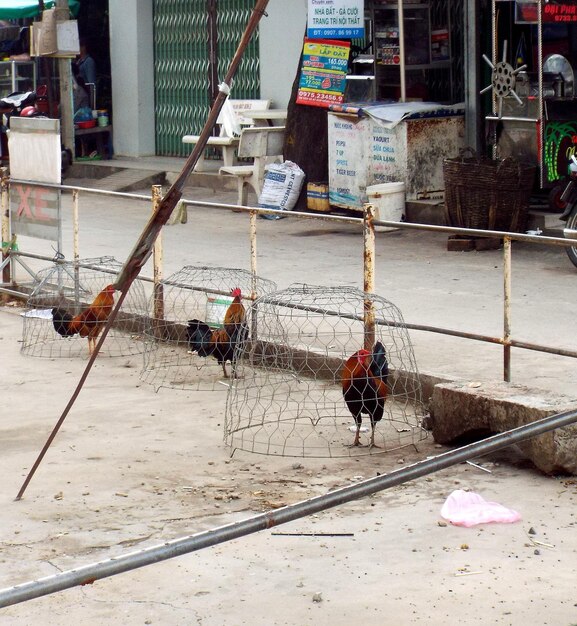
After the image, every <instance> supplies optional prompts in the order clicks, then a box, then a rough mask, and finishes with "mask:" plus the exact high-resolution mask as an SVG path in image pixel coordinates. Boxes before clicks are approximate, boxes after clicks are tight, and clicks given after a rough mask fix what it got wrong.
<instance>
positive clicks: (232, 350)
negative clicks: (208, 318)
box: [187, 289, 248, 378]
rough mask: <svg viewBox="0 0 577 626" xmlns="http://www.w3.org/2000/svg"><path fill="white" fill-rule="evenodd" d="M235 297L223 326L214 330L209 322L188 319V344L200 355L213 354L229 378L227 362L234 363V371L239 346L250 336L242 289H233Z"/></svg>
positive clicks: (225, 315)
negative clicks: (242, 300)
mask: <svg viewBox="0 0 577 626" xmlns="http://www.w3.org/2000/svg"><path fill="white" fill-rule="evenodd" d="M231 296H232V297H233V300H232V302H231V303H230V305H229V307H228V309H227V310H226V313H225V314H224V321H223V325H222V328H217V329H216V330H212V329H211V328H210V326H209V325H208V324H206V323H205V322H201V321H200V320H188V328H187V335H188V346H189V348H190V349H191V350H192V351H193V352H194V351H196V353H197V354H198V356H202V357H206V356H213V357H214V358H215V359H216V360H217V362H218V363H219V364H220V365H222V371H223V372H224V377H225V378H228V372H227V371H226V362H227V361H230V362H231V363H232V367H233V372H234V366H235V363H236V359H237V356H238V346H239V345H242V344H243V343H244V342H245V341H246V339H247V338H248V326H247V324H246V310H245V308H244V305H243V304H242V302H241V297H242V293H241V290H240V289H233V290H232V292H231Z"/></svg>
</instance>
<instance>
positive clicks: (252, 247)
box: [250, 211, 258, 300]
mask: <svg viewBox="0 0 577 626" xmlns="http://www.w3.org/2000/svg"><path fill="white" fill-rule="evenodd" d="M250 274H251V289H252V293H251V294H250V295H251V298H252V299H253V300H255V299H256V297H257V295H258V294H257V293H256V279H257V276H258V274H257V266H256V211H251V212H250Z"/></svg>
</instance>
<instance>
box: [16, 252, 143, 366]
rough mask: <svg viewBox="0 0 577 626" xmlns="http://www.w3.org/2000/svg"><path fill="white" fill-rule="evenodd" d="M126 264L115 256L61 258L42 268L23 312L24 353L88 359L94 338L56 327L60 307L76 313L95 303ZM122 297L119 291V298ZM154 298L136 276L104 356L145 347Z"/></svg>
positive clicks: (121, 354) (122, 353)
mask: <svg viewBox="0 0 577 626" xmlns="http://www.w3.org/2000/svg"><path fill="white" fill-rule="evenodd" d="M121 269H122V263H120V262H119V261H116V260H115V259H114V258H113V257H98V258H90V259H82V260H80V261H79V262H78V264H75V263H74V262H73V261H66V262H62V263H56V264H54V265H52V266H50V267H47V268H45V269H43V270H40V271H39V272H38V273H37V275H36V279H35V282H34V285H33V288H32V292H31V293H30V296H29V297H28V301H27V306H26V311H25V313H24V315H23V319H24V323H23V331H22V335H23V336H22V348H21V351H22V353H23V354H26V355H29V356H36V357H49V358H73V357H81V358H87V357H88V356H89V349H88V341H87V339H86V338H84V337H80V335H74V336H72V337H62V336H61V335H60V334H59V333H58V332H57V331H56V329H55V325H54V323H53V318H52V310H53V309H54V308H59V309H63V310H64V311H67V312H68V313H69V314H70V315H72V316H74V315H77V314H78V313H80V312H81V311H82V310H83V309H85V308H86V307H87V306H89V305H90V304H91V303H92V301H93V300H94V298H95V297H96V296H97V295H98V294H99V293H100V291H101V290H102V289H103V288H104V287H106V286H107V285H109V284H111V283H114V281H115V280H116V277H117V275H118V273H119V272H120V270H121ZM117 298H118V296H117V295H116V296H115V299H117ZM147 306H148V298H147V297H146V294H145V291H144V287H143V286H142V283H141V282H140V281H134V282H133V283H132V285H131V287H130V290H129V292H128V294H127V295H126V298H125V299H124V302H123V303H122V307H121V308H120V311H119V312H118V315H117V316H116V319H115V321H114V324H113V325H112V327H111V329H110V331H109V332H108V335H107V337H106V341H105V342H104V344H103V345H102V348H101V350H100V352H99V357H100V356H108V357H119V356H130V355H136V354H142V353H143V352H144V337H145V328H146V324H147V323H148V322H147V321H148V319H149V317H148V314H147V308H146V307H147Z"/></svg>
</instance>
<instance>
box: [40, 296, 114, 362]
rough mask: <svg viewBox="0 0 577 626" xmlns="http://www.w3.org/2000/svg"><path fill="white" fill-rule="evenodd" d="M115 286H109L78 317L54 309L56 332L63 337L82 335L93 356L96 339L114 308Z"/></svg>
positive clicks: (59, 309) (53, 320) (53, 317)
mask: <svg viewBox="0 0 577 626" xmlns="http://www.w3.org/2000/svg"><path fill="white" fill-rule="evenodd" d="M115 291H116V289H115V287H114V285H108V286H107V287H104V289H103V290H102V291H101V292H100V293H99V294H98V295H97V296H96V298H94V300H93V302H92V304H91V305H90V306H88V307H86V308H85V309H84V310H83V311H81V312H80V313H79V314H78V315H74V316H72V315H71V314H70V313H69V312H68V311H66V310H65V309H61V308H58V307H55V308H53V309H52V324H53V326H54V330H55V331H56V332H57V333H58V334H59V335H61V336H62V337H72V336H73V335H77V334H78V335H80V336H81V337H87V338H88V352H89V354H92V353H93V352H94V348H95V346H96V339H97V337H98V335H99V334H100V332H101V331H102V329H103V328H104V325H105V324H106V322H107V320H108V318H109V317H110V313H111V312H112V307H113V306H114V292H115Z"/></svg>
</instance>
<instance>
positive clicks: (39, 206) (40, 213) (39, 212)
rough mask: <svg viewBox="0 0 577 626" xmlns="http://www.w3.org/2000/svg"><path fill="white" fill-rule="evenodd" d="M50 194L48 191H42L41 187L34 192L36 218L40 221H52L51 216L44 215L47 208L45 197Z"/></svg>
mask: <svg viewBox="0 0 577 626" xmlns="http://www.w3.org/2000/svg"><path fill="white" fill-rule="evenodd" d="M47 192H48V189H42V188H41V187H36V189H35V190H34V217H36V219H37V220H39V221H44V222H47V221H50V216H49V215H46V213H44V209H45V208H46V205H47V203H46V200H45V199H44V195H45V194H46V193H47Z"/></svg>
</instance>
